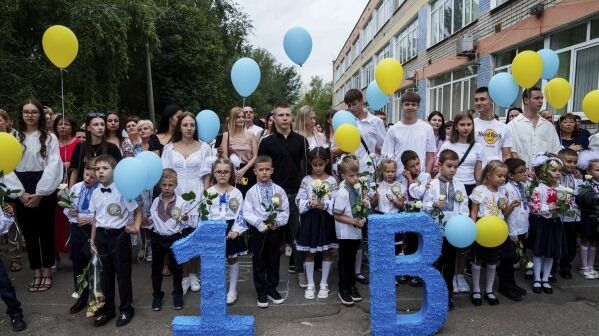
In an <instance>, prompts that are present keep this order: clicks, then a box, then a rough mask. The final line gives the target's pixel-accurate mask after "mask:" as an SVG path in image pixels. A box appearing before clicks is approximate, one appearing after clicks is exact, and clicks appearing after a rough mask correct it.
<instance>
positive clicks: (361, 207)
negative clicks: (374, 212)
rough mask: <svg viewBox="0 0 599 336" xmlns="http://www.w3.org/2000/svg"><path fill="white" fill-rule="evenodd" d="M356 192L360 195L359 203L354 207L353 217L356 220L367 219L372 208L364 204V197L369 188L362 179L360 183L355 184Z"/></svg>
mask: <svg viewBox="0 0 599 336" xmlns="http://www.w3.org/2000/svg"><path fill="white" fill-rule="evenodd" d="M354 190H355V191H356V193H357V194H358V199H359V202H358V203H357V204H355V205H354V206H353V207H352V209H351V212H352V216H353V217H354V218H366V217H367V216H368V214H369V213H370V207H369V206H368V205H366V204H364V195H365V193H367V192H368V187H367V186H366V185H365V182H364V181H362V178H361V177H360V181H359V182H358V183H356V184H354Z"/></svg>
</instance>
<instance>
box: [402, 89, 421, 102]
mask: <svg viewBox="0 0 599 336" xmlns="http://www.w3.org/2000/svg"><path fill="white" fill-rule="evenodd" d="M403 103H417V104H420V95H419V94H417V93H416V92H412V91H408V92H406V93H404V94H403V95H402V96H401V104H402V105H403Z"/></svg>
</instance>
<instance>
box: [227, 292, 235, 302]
mask: <svg viewBox="0 0 599 336" xmlns="http://www.w3.org/2000/svg"><path fill="white" fill-rule="evenodd" d="M235 301H237V293H233V292H228V293H227V304H228V305H232V304H234V303H235Z"/></svg>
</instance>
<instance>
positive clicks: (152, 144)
mask: <svg viewBox="0 0 599 336" xmlns="http://www.w3.org/2000/svg"><path fill="white" fill-rule="evenodd" d="M163 147H164V146H162V144H161V143H160V139H158V137H157V136H156V134H152V135H150V139H149V140H148V150H149V151H150V152H153V151H158V153H160V154H162V148H163Z"/></svg>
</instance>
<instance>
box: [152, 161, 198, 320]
mask: <svg viewBox="0 0 599 336" xmlns="http://www.w3.org/2000/svg"><path fill="white" fill-rule="evenodd" d="M158 186H159V188H160V195H158V197H156V199H154V201H153V202H152V206H151V207H150V220H149V221H148V222H149V223H150V229H151V230H152V231H151V240H150V241H151V244H152V253H153V256H154V258H152V290H153V299H152V310H153V311H159V310H161V309H162V299H163V298H164V292H163V291H162V278H163V274H162V271H163V269H164V260H165V259H166V258H165V257H166V256H168V260H169V263H168V267H169V270H170V272H171V274H172V276H173V306H174V307H175V309H176V310H179V309H182V308H183V286H182V284H181V280H182V278H183V267H182V266H181V265H179V264H178V263H177V260H176V259H175V255H174V254H173V251H172V250H171V246H172V245H173V243H174V242H176V241H177V240H179V239H181V238H183V235H182V233H181V231H182V229H183V228H184V227H186V226H187V225H188V224H189V223H188V221H189V216H186V215H185V214H186V213H187V212H188V209H189V204H188V203H187V202H185V201H184V200H183V198H181V196H177V195H176V194H175V190H176V189H177V172H176V171H175V170H173V169H171V168H165V169H164V170H163V172H162V177H161V178H160V181H159V182H158Z"/></svg>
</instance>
